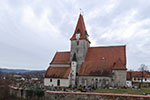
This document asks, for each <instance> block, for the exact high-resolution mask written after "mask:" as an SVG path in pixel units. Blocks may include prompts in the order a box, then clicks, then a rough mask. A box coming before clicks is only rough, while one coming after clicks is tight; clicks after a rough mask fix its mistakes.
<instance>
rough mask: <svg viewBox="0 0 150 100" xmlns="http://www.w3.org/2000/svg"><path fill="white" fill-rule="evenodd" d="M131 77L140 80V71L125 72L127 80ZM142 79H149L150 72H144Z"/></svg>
mask: <svg viewBox="0 0 150 100" xmlns="http://www.w3.org/2000/svg"><path fill="white" fill-rule="evenodd" d="M132 77H134V78H135V77H136V78H140V77H142V72H141V71H127V80H131V78H132ZM143 77H145V78H150V72H147V71H144V73H143Z"/></svg>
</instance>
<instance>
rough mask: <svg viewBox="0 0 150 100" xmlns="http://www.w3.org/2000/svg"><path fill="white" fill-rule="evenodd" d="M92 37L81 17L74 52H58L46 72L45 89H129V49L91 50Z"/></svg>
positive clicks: (74, 40)
mask: <svg viewBox="0 0 150 100" xmlns="http://www.w3.org/2000/svg"><path fill="white" fill-rule="evenodd" d="M88 37H89V34H88V32H87V30H86V27H85V23H84V19H83V16H82V15H81V14H80V15H79V19H78V22H77V25H76V28H75V31H74V33H73V35H72V37H71V38H70V41H71V49H70V51H66V52H56V54H55V56H54V58H53V59H52V61H51V63H50V65H49V67H48V69H47V71H46V72H45V79H44V85H45V86H62V87H69V86H71V87H77V86H81V87H106V86H112V87H124V86H126V46H125V45H121V46H98V47H91V46H90V43H91V42H90V40H89V38H88Z"/></svg>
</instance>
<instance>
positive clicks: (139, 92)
mask: <svg viewBox="0 0 150 100" xmlns="http://www.w3.org/2000/svg"><path fill="white" fill-rule="evenodd" d="M95 92H97V93H116V94H136V95H143V94H145V93H146V94H150V88H142V89H140V90H133V89H131V88H128V89H112V90H110V89H99V90H96V91H95Z"/></svg>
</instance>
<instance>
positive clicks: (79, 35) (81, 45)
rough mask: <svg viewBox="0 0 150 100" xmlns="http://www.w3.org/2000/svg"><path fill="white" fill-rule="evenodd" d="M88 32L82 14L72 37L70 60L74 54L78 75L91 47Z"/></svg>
mask: <svg viewBox="0 0 150 100" xmlns="http://www.w3.org/2000/svg"><path fill="white" fill-rule="evenodd" d="M88 36H89V35H88V33H87V30H86V27H85V24H84V19H83V16H82V15H81V14H80V15H79V19H78V22H77V26H76V28H75V31H74V34H73V36H72V37H71V39H70V40H71V54H70V61H71V62H72V59H73V56H74V54H75V55H76V59H77V75H78V73H79V70H80V66H81V64H82V62H84V60H85V56H86V53H87V50H88V48H89V47H90V41H89V39H88Z"/></svg>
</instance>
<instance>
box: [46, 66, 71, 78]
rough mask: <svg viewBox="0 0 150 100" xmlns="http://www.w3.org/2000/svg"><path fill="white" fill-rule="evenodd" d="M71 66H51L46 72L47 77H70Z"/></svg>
mask: <svg viewBox="0 0 150 100" xmlns="http://www.w3.org/2000/svg"><path fill="white" fill-rule="evenodd" d="M70 70H71V67H66V66H61V67H60V66H57V67H51V66H50V67H49V68H48V69H47V71H46V73H45V77H46V78H68V76H69V73H70Z"/></svg>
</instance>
